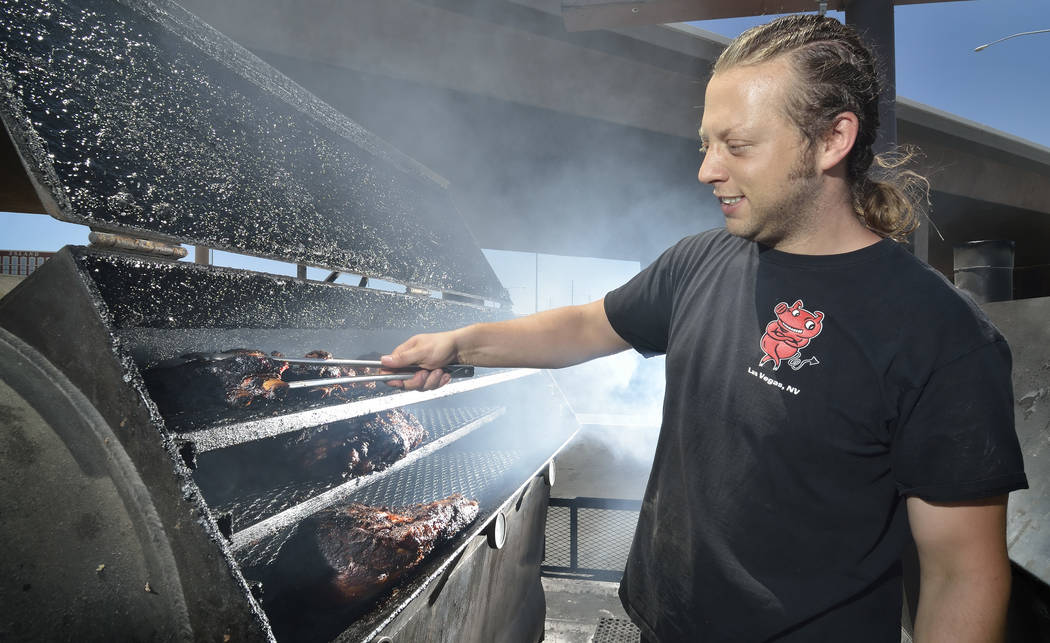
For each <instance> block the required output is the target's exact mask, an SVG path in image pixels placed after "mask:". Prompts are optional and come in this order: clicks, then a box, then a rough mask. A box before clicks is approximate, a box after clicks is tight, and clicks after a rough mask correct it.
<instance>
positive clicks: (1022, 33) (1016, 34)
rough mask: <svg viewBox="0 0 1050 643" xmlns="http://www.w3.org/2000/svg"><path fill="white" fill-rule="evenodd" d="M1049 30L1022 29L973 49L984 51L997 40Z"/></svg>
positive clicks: (1049, 30)
mask: <svg viewBox="0 0 1050 643" xmlns="http://www.w3.org/2000/svg"><path fill="white" fill-rule="evenodd" d="M1047 32H1050V29H1037V30H1036V31H1022V32H1021V33H1015V34H1010V35H1009V36H1003V37H1002V38H1000V39H999V40H993V41H991V42H989V43H986V44H983V45H981V46H979V47H974V49H973V50H974V51H983V50H985V49H987V48H989V47H991V46H992V45H994V44H995V43H997V42H1002V41H1004V40H1009V39H1011V38H1016V37H1018V36H1030V35H1032V34H1034V33H1047Z"/></svg>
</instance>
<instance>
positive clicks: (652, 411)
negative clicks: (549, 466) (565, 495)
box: [554, 351, 664, 482]
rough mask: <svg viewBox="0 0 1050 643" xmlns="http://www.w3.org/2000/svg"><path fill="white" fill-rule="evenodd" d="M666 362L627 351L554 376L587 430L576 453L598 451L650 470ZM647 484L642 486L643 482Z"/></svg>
mask: <svg viewBox="0 0 1050 643" xmlns="http://www.w3.org/2000/svg"><path fill="white" fill-rule="evenodd" d="M663 369H664V358H663V357H654V358H650V359H645V358H642V357H641V356H640V355H639V354H638V353H636V352H635V351H624V352H622V353H618V354H616V355H610V356H608V357H603V358H600V359H596V360H592V361H590V362H587V363H584V364H580V365H578V366H573V367H570V368H566V369H561V370H557V371H554V378H555V380H556V381H557V382H558V384H559V386H560V387H561V388H562V392H563V393H564V394H565V397H566V399H567V400H568V402H569V405H570V407H571V408H572V410H573V412H574V413H575V414H576V419H577V420H578V421H579V422H580V424H581V425H582V426H583V429H584V430H583V431H581V434H580V438H579V440H578V442H579V443H581V444H579V445H577V446H578V448H583V449H591V450H593V449H595V448H597V445H593V444H591V445H588V444H586V443H587V442H595V443H600V448H601V449H602V450H604V451H605V452H607V454H608V455H609V457H611V458H612V459H614V460H618V461H624V462H626V463H629V465H630V466H632V467H635V468H644V469H646V470H647V469H648V466H649V464H650V463H651V461H652V457H653V452H654V450H655V448H656V438H657V435H658V433H659V427H660V421H661V417H662V407H663V396H664V370H663ZM643 482H644V480H643Z"/></svg>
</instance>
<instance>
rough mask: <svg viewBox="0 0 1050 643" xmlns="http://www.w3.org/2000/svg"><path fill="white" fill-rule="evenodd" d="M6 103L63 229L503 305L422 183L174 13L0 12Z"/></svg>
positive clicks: (407, 165) (141, 5)
mask: <svg viewBox="0 0 1050 643" xmlns="http://www.w3.org/2000/svg"><path fill="white" fill-rule="evenodd" d="M0 92H3V104H2V105H0V110H2V112H3V113H2V116H3V117H4V121H5V124H6V125H7V126H8V128H9V129H11V130H12V134H13V135H14V136H13V138H14V139H15V140H16V142H17V143H16V144H18V145H19V147H20V150H21V153H22V155H23V158H24V159H25V160H26V162H27V164H29V165H30V166H31V167H30V171H31V172H33V173H34V174H35V175H36V176H37V178H38V181H39V182H40V183H41V184H42V185H44V186H46V188H47V189H48V190H50V192H51V196H52V198H53V199H54V201H55V202H56V203H57V204H58V208H59V210H60V212H59V213H57V214H58V215H59V216H61V217H62V218H64V219H66V220H70V221H73V222H76V223H83V224H87V225H91V226H94V227H97V228H104V229H132V230H143V231H149V232H153V233H159V234H160V235H161V236H164V237H166V238H169V239H174V240H178V241H183V242H188V243H193V244H197V245H205V246H209V247H214V248H220V249H227V250H232V251H240V252H246V253H249V254H257V255H260V256H268V257H274V258H278V259H284V260H287V261H291V262H295V263H303V264H308V265H315V266H324V267H329V268H332V269H336V270H338V269H343V270H346V271H352V272H355V273H358V274H368V275H372V276H377V277H384V278H387V279H391V280H394V281H399V282H402V283H408V284H414V285H419V286H424V287H428V288H432V289H436V290H447V291H455V292H462V293H468V294H472V295H476V296H480V297H485V298H489V299H495V300H499V301H507V300H508V299H509V298H508V297H507V294H506V291H505V290H504V289H503V287H502V285H501V284H500V283H499V280H498V279H497V278H496V276H495V273H493V272H492V270H491V268H490V267H489V266H488V263H487V262H486V260H485V259H484V256H483V255H482V253H481V251H480V249H478V248H477V247H476V245H474V244H473V242H472V237H471V235H470V233H469V231H468V230H467V229H466V227H465V226H464V224H463V222H462V220H461V219H460V218H459V215H458V213H457V212H456V211H455V209H454V206H453V205H452V203H451V201H450V199H449V196H448V194H447V193H446V191H445V190H444V189H443V188H442V187H441V186H440V185H439V184H438V183H437V182H435V181H434V180H432V179H431V178H430V177H428V174H427V172H426V170H425V169H423V168H422V167H421V166H419V165H418V164H416V163H415V162H414V161H411V159H408V158H407V157H404V156H403V155H400V154H399V153H398V152H397V151H396V150H393V149H392V148H389V147H388V146H386V145H385V144H384V143H383V142H382V141H380V140H378V139H377V138H375V137H373V136H372V135H370V134H369V133H368V132H366V131H364V130H363V129H362V128H360V127H359V126H357V125H356V124H354V123H353V122H351V121H349V120H348V119H346V118H345V117H343V116H341V115H340V114H338V113H337V112H335V111H334V110H332V109H331V108H330V107H328V106H327V105H325V104H324V103H322V102H321V101H319V100H318V99H317V98H316V97H314V96H312V95H311V94H309V93H308V92H306V91H305V90H303V89H302V88H300V87H298V86H297V85H295V84H294V83H292V82H291V81H289V80H288V79H287V78H285V77H283V76H281V75H280V74H279V73H278V72H276V71H275V70H273V69H272V68H270V67H269V66H267V65H266V64H265V63H263V62H262V61H260V60H259V59H257V58H255V57H254V56H252V55H251V54H250V53H248V52H247V51H245V50H244V49H242V48H240V47H239V46H237V45H236V44H234V43H233V42H231V41H229V40H227V39H226V38H224V37H223V36H221V35H220V34H218V33H217V32H215V31H214V30H212V29H211V28H210V27H207V26H206V25H204V24H203V23H201V22H199V21H198V20H197V19H196V18H194V17H193V16H191V15H190V14H188V13H186V12H185V11H184V10H182V9H181V8H180V7H178V6H177V5H174V4H172V3H169V2H166V0H160V1H158V2H153V3H151V2H145V1H144V0H133V1H129V2H127V3H118V2H112V1H104V0H75V1H72V2H55V1H48V0H34V1H32V2H23V1H12V0H0Z"/></svg>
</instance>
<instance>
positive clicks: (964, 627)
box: [907, 496, 1010, 643]
mask: <svg viewBox="0 0 1050 643" xmlns="http://www.w3.org/2000/svg"><path fill="white" fill-rule="evenodd" d="M907 503H908V520H909V522H910V523H911V531H912V536H913V537H914V538H915V545H916V548H917V549H918V552H919V607H918V613H917V614H916V618H915V637H914V639H915V643H969V642H973V643H978V642H979V643H1001V642H1002V641H1003V638H1004V636H1005V628H1006V606H1007V603H1008V602H1009V598H1010V560H1009V558H1008V556H1007V553H1006V496H998V497H995V498H988V499H986V500H979V501H972V502H960V503H930V502H926V501H925V500H922V499H920V498H916V497H909V498H908V500H907Z"/></svg>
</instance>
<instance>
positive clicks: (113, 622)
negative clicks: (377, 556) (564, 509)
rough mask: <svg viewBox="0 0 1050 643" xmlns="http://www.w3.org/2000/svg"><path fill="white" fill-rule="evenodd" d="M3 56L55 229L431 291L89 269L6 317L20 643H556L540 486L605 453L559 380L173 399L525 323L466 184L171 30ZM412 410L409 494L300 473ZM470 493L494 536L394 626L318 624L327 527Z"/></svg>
mask: <svg viewBox="0 0 1050 643" xmlns="http://www.w3.org/2000/svg"><path fill="white" fill-rule="evenodd" d="M0 52H2V54H3V55H2V56H0V121H2V122H3V125H4V128H5V129H6V132H7V136H8V137H9V141H10V144H11V146H12V148H13V151H14V153H15V155H17V157H18V158H19V159H20V161H21V162H22V165H23V167H24V169H25V171H26V175H27V177H28V179H29V182H30V183H31V184H32V185H33V187H34V189H35V190H36V192H37V195H38V196H39V198H40V201H41V203H42V204H44V206H45V208H47V210H48V213H49V214H51V215H52V216H54V217H56V218H59V219H62V220H64V221H69V222H73V223H78V224H83V225H87V226H90V227H91V228H92V229H93V230H96V231H104V232H108V233H116V234H124V235H131V236H132V237H136V238H139V239H146V240H148V243H137V242H132V243H128V244H126V245H127V247H130V248H147V247H150V246H155V244H154V243H153V242H154V241H159V242H173V243H191V244H194V245H197V246H206V247H209V248H217V249H224V250H229V251H232V252H240V253H243V254H250V255H255V256H260V257H267V258H271V259H277V260H283V261H287V262H290V263H295V264H298V265H300V267H302V268H303V269H302V270H300V274H304V273H305V265H310V266H316V267H320V268H326V269H328V270H331V271H336V272H348V273H352V274H354V275H357V276H360V277H363V278H364V279H362V280H361V283H362V285H363V284H364V283H365V282H367V280H368V279H369V278H379V279H383V280H387V281H392V282H396V283H400V284H403V285H405V286H406V291H405V292H403V293H401V292H381V291H378V290H372V289H369V288H366V287H363V286H359V287H354V286H345V285H340V284H335V283H327V282H318V281H309V280H306V279H305V278H303V277H300V278H295V279H292V278H288V277H282V276H276V275H269V274H263V273H257V272H249V271H243V270H233V269H224V268H218V267H213V266H207V265H197V264H193V263H189V262H177V261H173V260H171V259H170V256H169V258H154V257H149V256H144V255H139V254H131V253H122V252H113V251H108V250H99V249H94V248H80V247H66V248H64V249H62V250H61V251H60V252H58V253H57V254H55V255H54V256H53V257H51V258H50V259H49V260H48V261H47V262H46V263H44V265H42V266H40V267H39V268H38V269H37V270H36V271H35V272H34V273H33V274H32V275H31V276H30V277H28V278H27V279H26V280H25V281H23V282H22V283H21V284H20V285H19V286H18V287H17V288H15V289H14V290H13V291H11V292H10V293H9V294H8V295H7V296H5V297H4V298H3V299H2V300H0V353H2V355H3V358H4V360H3V363H2V364H0V374H2V376H3V380H2V382H0V418H3V419H4V420H5V422H6V423H7V424H8V431H7V433H6V434H5V438H4V439H3V440H2V441H0V492H2V493H0V498H2V500H0V502H2V503H3V504H2V505H0V515H2V516H3V517H4V519H3V520H2V521H0V523H2V524H0V535H2V536H3V539H4V542H5V543H8V542H10V543H15V545H14V546H12V547H9V548H7V549H6V550H5V552H4V553H3V554H2V555H0V572H2V574H0V575H2V577H3V578H2V580H0V602H2V603H3V604H4V605H5V609H4V610H3V613H2V615H0V638H3V639H4V640H61V639H65V638H76V639H77V640H172V641H195V640H296V641H300V640H301V641H331V640H339V641H370V640H380V639H383V638H384V637H391V638H393V640H405V641H417V640H435V641H436V640H457V641H470V640H476V641H490V640H501V641H518V640H520V641H534V640H537V639H538V638H539V637H540V636H542V623H543V614H544V604H543V596H542V589H541V586H540V584H539V566H540V561H541V559H542V539H543V520H544V516H545V510H546V505H547V497H548V490H547V485H546V483H545V482H544V477H543V476H541V475H539V474H540V473H541V472H542V471H544V470H546V469H547V466H548V464H549V463H550V461H551V459H552V458H553V457H554V455H555V454H556V453H557V452H558V450H559V449H561V448H562V446H564V444H565V443H566V442H567V441H568V440H570V439H571V438H572V436H573V435H574V434H575V431H576V429H577V427H578V425H577V424H576V422H575V420H574V418H573V416H572V413H571V412H570V410H569V409H568V407H567V404H566V403H565V401H564V398H563V397H562V396H561V393H560V391H559V390H558V388H557V386H556V384H555V383H554V381H553V380H552V378H550V376H549V374H547V373H543V372H533V371H513V370H511V371H507V370H493V369H478V370H477V372H476V375H475V376H474V377H472V378H469V379H465V380H458V381H455V382H453V383H452V384H450V385H448V386H446V387H443V388H442V389H440V390H438V391H432V392H400V391H396V390H394V389H388V388H386V387H384V385H379V387H378V388H377V389H375V390H356V389H355V390H354V391H350V392H344V393H343V394H342V397H338V396H332V397H327V398H321V397H318V396H314V397H310V396H299V397H292V396H290V397H289V398H288V399H286V400H283V401H281V402H280V403H276V402H274V403H271V402H258V401H257V402H253V403H252V404H251V405H249V406H248V407H247V408H232V407H226V406H222V405H219V406H218V407H215V406H209V405H206V404H202V405H200V406H199V407H198V406H195V405H193V404H188V405H186V406H185V408H179V409H177V410H171V408H170V407H165V406H164V405H163V404H161V405H158V400H159V399H162V398H160V397H159V394H158V390H159V389H156V388H151V385H150V384H147V382H148V381H149V378H148V377H146V375H145V374H146V373H148V372H149V369H150V368H151V367H152V366H155V365H157V364H158V363H160V362H165V361H166V360H171V359H173V358H177V357H179V356H181V355H183V354H186V353H191V352H204V353H211V352H222V351H226V350H229V349H233V348H255V349H262V350H264V351H266V352H270V351H280V352H281V353H283V354H284V355H286V356H289V357H292V356H301V355H304V354H305V353H307V352H309V351H312V350H315V349H323V350H327V351H330V352H331V353H332V354H334V355H336V356H339V357H350V358H361V357H366V358H375V357H377V356H378V355H379V354H382V353H385V352H387V351H389V350H391V349H392V348H393V347H394V346H396V345H397V344H399V343H400V342H402V341H404V340H405V339H407V338H408V337H410V336H411V335H413V334H416V333H420V332H435V331H441V330H448V329H452V328H456V327H459V326H463V325H466V324H469V323H474V322H484V321H495V320H499V319H504V318H507V317H508V316H509V315H510V313H509V311H508V307H507V304H508V303H509V297H508V296H507V293H506V290H505V289H504V288H503V286H502V284H500V283H499V280H498V279H497V278H496V276H495V273H494V272H493V271H492V269H491V267H490V266H489V265H488V263H487V262H486V261H485V259H484V255H483V254H482V253H481V250H480V249H479V248H478V247H477V246H476V244H475V243H474V242H473V240H472V237H471V234H470V231H469V230H467V228H466V227H465V226H464V225H463V222H462V221H461V220H460V219H459V217H458V214H457V213H456V211H455V208H454V207H453V205H452V200H451V198H450V195H449V193H448V190H447V187H448V186H447V182H445V181H444V180H443V179H441V177H438V176H436V175H434V174H433V173H432V172H430V171H429V170H428V169H427V168H425V167H423V166H421V165H420V164H419V163H417V162H415V161H414V160H412V159H411V158H408V157H406V156H405V155H403V154H401V153H400V152H398V151H397V150H395V149H393V148H391V147H390V146H388V145H387V144H386V143H384V142H383V141H382V140H380V139H378V138H376V137H374V136H373V135H371V134H370V133H369V132H367V131H365V130H364V129H363V128H361V127H360V126H358V125H357V124H356V123H354V122H353V121H351V120H349V119H348V118H347V117H345V116H343V115H341V114H339V113H337V112H335V111H334V110H332V109H331V108H330V107H328V106H327V105H325V104H324V103H323V102H321V101H320V100H318V99H317V98H316V97H314V96H312V95H311V94H309V93H308V92H306V91H305V90H303V89H302V88H300V87H298V86H297V85H295V84H294V83H292V82H291V81H290V80H288V79H287V78H285V77H283V76H282V75H281V74H279V73H278V72H276V71H275V70H273V69H272V68H270V67H269V66H267V65H266V64H265V63H263V62H262V61H260V60H258V59H257V58H255V57H254V56H253V55H252V54H250V53H249V52H247V51H246V50H244V49H243V48H241V47H239V46H237V45H236V44H235V43H233V42H231V41H229V40H228V39H226V38H225V37H223V36H222V35H221V34H218V33H217V32H215V31H214V30H213V29H211V28H210V27H208V26H207V25H205V24H203V23H201V22H200V21H199V20H197V19H196V18H195V17H194V16H192V15H191V14H189V13H187V12H186V11H184V10H183V9H182V8H181V7H179V6H178V5H176V4H174V3H172V2H169V1H167V0H157V1H149V0H113V1H106V0H70V1H67V2H54V1H52V0H18V1H13V0H8V1H5V0H0ZM6 140H7V139H5V142H6ZM97 238H101V236H98V237H97ZM170 254H171V253H169V255H170ZM175 389H176V390H177V389H178V387H177V386H175ZM161 408H164V409H165V412H164V413H161ZM394 409H398V410H403V411H407V412H410V413H412V414H413V415H415V416H416V417H417V418H418V419H419V420H420V421H421V422H422V423H423V425H424V427H425V428H426V429H427V431H428V434H429V437H428V438H427V439H426V440H425V441H424V442H423V443H422V444H421V445H419V446H418V448H416V449H414V450H412V451H411V452H409V453H408V455H407V456H406V457H404V458H402V459H401V460H398V461H397V462H395V463H393V464H391V465H390V466H389V468H387V469H385V470H381V471H378V472H374V473H371V474H369V475H364V476H358V477H350V478H346V477H344V476H343V475H342V474H341V473H340V472H339V471H332V470H321V469H313V468H311V467H309V466H303V465H302V464H301V463H299V464H296V462H294V461H293V458H292V457H290V456H289V453H291V452H292V451H291V449H292V448H293V446H295V445H301V444H306V445H315V444H317V440H318V436H321V435H325V434H326V432H328V433H331V432H335V431H351V430H353V427H354V426H355V425H354V423H355V422H357V421H359V420H361V419H363V418H367V417H370V416H372V415H373V414H376V413H383V412H387V411H390V410H394ZM290 445H291V446H290ZM452 493H462V494H463V495H464V496H466V497H468V498H470V499H473V500H476V501H477V503H478V508H479V511H478V517H477V518H476V519H475V520H474V522H472V523H470V524H469V525H468V526H467V527H465V528H464V529H462V530H461V531H459V532H458V533H457V534H456V535H455V536H454V537H452V539H451V540H450V541H449V542H447V543H446V544H445V545H443V546H442V547H441V548H439V549H437V550H435V551H434V552H432V554H431V555H429V556H428V557H427V558H425V559H424V560H423V561H422V562H421V563H420V564H419V565H418V566H416V567H414V568H413V569H411V571H409V572H408V573H406V574H405V575H404V576H402V577H401V578H399V579H398V580H397V582H396V583H393V584H391V585H390V586H387V587H385V588H384V589H383V591H382V592H381V593H380V595H379V596H378V597H377V598H375V599H374V600H371V601H369V602H367V603H363V604H361V605H357V606H352V607H351V606H345V605H337V606H333V605H321V604H319V603H316V602H312V601H310V600H308V599H306V598H304V597H303V596H300V595H299V591H298V589H299V584H298V583H299V580H300V579H299V578H297V561H295V560H291V559H290V554H288V548H287V547H285V545H286V544H287V543H288V542H290V539H292V538H293V537H295V535H296V534H297V532H298V530H300V528H304V527H302V525H303V524H304V523H303V521H304V520H306V519H307V518H309V517H310V516H312V515H314V514H316V513H317V512H319V511H322V510H325V509H327V508H329V507H337V506H340V505H343V504H346V503H350V502H358V503H363V504H367V505H369V506H385V507H392V508H397V507H401V506H405V505H410V504H416V503H428V502H432V501H435V500H438V499H441V498H444V497H446V496H448V495H450V494H452ZM497 526H498V527H499V528H500V530H501V531H500V534H499V535H500V536H501V537H499V538H497V537H496V536H497V534H496V533H495V531H494V530H495V529H496V527H497ZM503 536H505V540H504V538H503ZM490 542H491V543H493V545H496V544H499V545H501V547H499V548H496V547H494V546H492V545H490V544H489V543H490Z"/></svg>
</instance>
